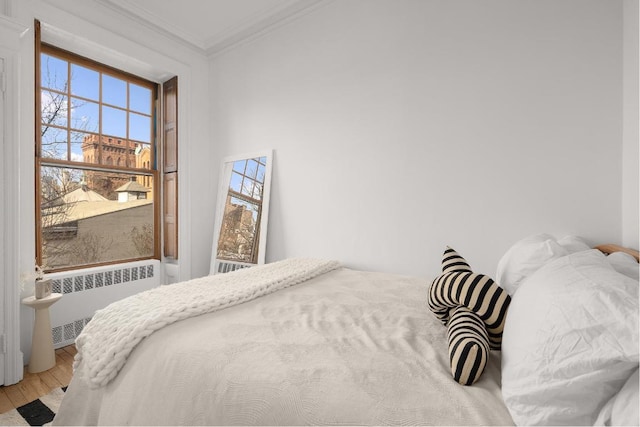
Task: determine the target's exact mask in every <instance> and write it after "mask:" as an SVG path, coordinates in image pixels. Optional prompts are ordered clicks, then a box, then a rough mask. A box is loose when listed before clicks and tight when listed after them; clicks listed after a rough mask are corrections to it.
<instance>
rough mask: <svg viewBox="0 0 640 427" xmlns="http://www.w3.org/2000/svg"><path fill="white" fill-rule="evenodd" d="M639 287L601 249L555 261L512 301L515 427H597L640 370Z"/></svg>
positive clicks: (507, 387) (510, 379)
mask: <svg viewBox="0 0 640 427" xmlns="http://www.w3.org/2000/svg"><path fill="white" fill-rule="evenodd" d="M638 309H639V307H638V282H636V281H634V280H633V279H630V278H628V277H626V276H624V275H622V274H620V273H618V272H616V271H615V270H614V269H613V268H612V267H611V266H610V265H609V263H608V261H607V260H606V257H605V256H604V255H603V254H602V253H601V252H599V251H597V250H589V251H584V252H578V253H575V254H570V255H567V256H565V257H562V258H559V259H556V260H554V261H552V262H550V263H548V264H546V265H545V266H543V267H542V268H540V269H539V270H538V271H537V272H535V273H534V274H533V275H531V276H530V277H529V278H528V279H527V280H526V281H525V282H524V283H523V284H522V286H521V287H520V288H519V289H518V292H517V294H516V295H515V296H514V297H513V298H512V300H511V304H510V306H509V311H508V313H507V319H506V322H505V327H504V333H503V337H502V394H503V397H504V401H505V404H506V405H507V408H508V409H509V412H510V413H511V416H512V417H513V420H514V421H515V423H516V424H517V425H534V424H548V425H592V424H593V423H594V421H595V420H596V417H597V416H598V411H599V410H600V408H602V407H603V406H604V404H605V403H606V402H607V401H608V400H609V399H611V397H612V396H613V395H614V394H615V393H617V392H618V391H619V390H620V389H621V387H622V385H623V384H624V382H625V381H626V380H627V378H628V377H629V375H630V374H631V373H632V371H633V370H634V369H636V368H637V367H638V346H639V342H638Z"/></svg>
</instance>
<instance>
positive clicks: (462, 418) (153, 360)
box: [54, 268, 513, 425]
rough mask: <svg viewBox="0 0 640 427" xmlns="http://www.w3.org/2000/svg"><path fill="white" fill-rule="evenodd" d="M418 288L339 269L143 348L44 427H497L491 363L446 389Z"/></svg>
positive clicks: (432, 324) (177, 329)
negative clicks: (465, 382) (469, 381)
mask: <svg viewBox="0 0 640 427" xmlns="http://www.w3.org/2000/svg"><path fill="white" fill-rule="evenodd" d="M427 286H428V281H427V280H422V279H416V278H408V277H401V276H394V275H388V274H383V273H367V272H359V271H353V270H349V269H345V268H340V269H337V270H334V271H331V272H329V273H325V274H323V275H321V276H319V277H316V278H314V279H311V280H308V281H306V282H304V283H302V284H299V285H296V286H292V287H289V288H287V289H283V290H280V291H278V292H275V293H272V294H269V295H267V296H263V297H260V298H257V299H254V300H252V301H249V302H245V303H243V304H240V305H237V306H234V307H229V308H226V309H224V310H220V311H216V312H213V313H208V314H204V315H201V316H197V317H192V318H190V319H186V320H181V321H179V322H177V323H173V324H171V325H169V326H166V327H165V328H163V329H161V330H158V331H156V332H154V333H153V334H151V335H150V336H148V337H147V338H145V339H144V340H142V341H141V342H140V343H139V344H138V345H137V346H136V347H135V348H134V349H133V351H132V352H131V354H130V356H129V359H128V360H127V363H126V364H125V365H124V366H123V367H122V369H121V371H120V373H119V374H118V375H117V376H116V377H115V379H113V381H111V382H110V383H109V384H107V385H106V386H104V387H100V388H97V389H91V388H90V387H89V386H88V385H87V383H86V382H84V381H82V380H80V379H79V378H77V377H74V378H73V380H72V382H71V385H70V386H69V389H68V390H67V393H66V396H65V398H64V401H63V402H62V405H61V407H60V411H59V413H58V415H57V416H56V418H55V420H54V425H78V424H79V425H95V424H107V425H108V424H111V425H114V424H116V425H126V424H133V425H216V424H217V425H220V424H222V425H232V424H241V425H256V424H259V425H303V424H316V425H317V424H334V425H335V424H358V425H372V424H375V425H391V424H393V425H397V424H420V425H464V424H480V425H490V424H492V425H507V424H512V423H513V421H512V419H511V417H510V416H509V413H508V411H507V409H506V407H505V406H504V403H503V402H502V398H501V393H500V374H499V372H500V371H499V368H500V361H499V353H495V352H492V355H491V359H490V361H489V364H488V367H487V370H486V371H485V373H484V375H483V376H482V378H481V379H480V380H479V381H478V382H477V383H476V384H474V385H473V386H470V387H465V386H462V385H460V384H457V383H456V382H455V381H454V380H453V378H452V377H451V374H450V371H449V362H448V358H447V344H446V328H444V327H443V326H442V324H441V323H440V322H439V321H438V320H437V319H436V318H435V317H434V316H433V314H432V313H431V312H430V311H429V310H428V308H427V306H426V293H427Z"/></svg>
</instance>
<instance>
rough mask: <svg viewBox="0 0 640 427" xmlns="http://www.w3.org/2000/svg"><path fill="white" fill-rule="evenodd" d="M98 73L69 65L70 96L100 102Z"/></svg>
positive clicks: (75, 65)
mask: <svg viewBox="0 0 640 427" xmlns="http://www.w3.org/2000/svg"><path fill="white" fill-rule="evenodd" d="M99 79H100V73H98V72H97V71H94V70H91V69H89V68H85V67H82V66H80V65H77V64H71V94H72V95H77V96H81V97H83V98H89V99H93V100H94V101H99V100H100V98H99V97H100V82H99Z"/></svg>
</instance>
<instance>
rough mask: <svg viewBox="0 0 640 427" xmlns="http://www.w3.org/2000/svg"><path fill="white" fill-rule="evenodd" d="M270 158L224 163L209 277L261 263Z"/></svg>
mask: <svg viewBox="0 0 640 427" xmlns="http://www.w3.org/2000/svg"><path fill="white" fill-rule="evenodd" d="M271 157H272V152H271V150H269V151H265V152H260V153H254V154H251V155H245V156H235V157H229V158H226V159H225V160H224V162H223V165H222V171H221V174H220V184H219V188H218V202H217V206H216V219H215V229H214V230H215V231H214V236H213V251H212V255H211V267H210V274H216V273H226V272H228V271H233V270H238V269H240V268H246V267H250V266H252V265H255V264H263V263H264V260H265V249H266V243H267V242H266V237H267V218H268V211H269V194H270V181H271Z"/></svg>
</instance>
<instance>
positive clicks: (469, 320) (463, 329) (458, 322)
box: [447, 306, 489, 385]
mask: <svg viewBox="0 0 640 427" xmlns="http://www.w3.org/2000/svg"><path fill="white" fill-rule="evenodd" d="M447 341H448V344H449V362H450V364H451V374H452V375H453V378H454V379H455V380H456V381H457V382H459V383H460V384H464V385H471V384H473V383H474V382H476V381H477V380H478V379H479V378H480V375H482V373H483V372H484V368H485V367H486V366H487V360H488V359H489V337H488V336H487V331H486V329H485V328H484V322H483V321H482V319H480V318H479V317H478V315H477V314H475V313H474V312H473V311H471V310H469V309H468V308H466V307H462V306H458V307H456V308H454V309H452V310H451V318H450V319H449V325H448V326H447Z"/></svg>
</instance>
